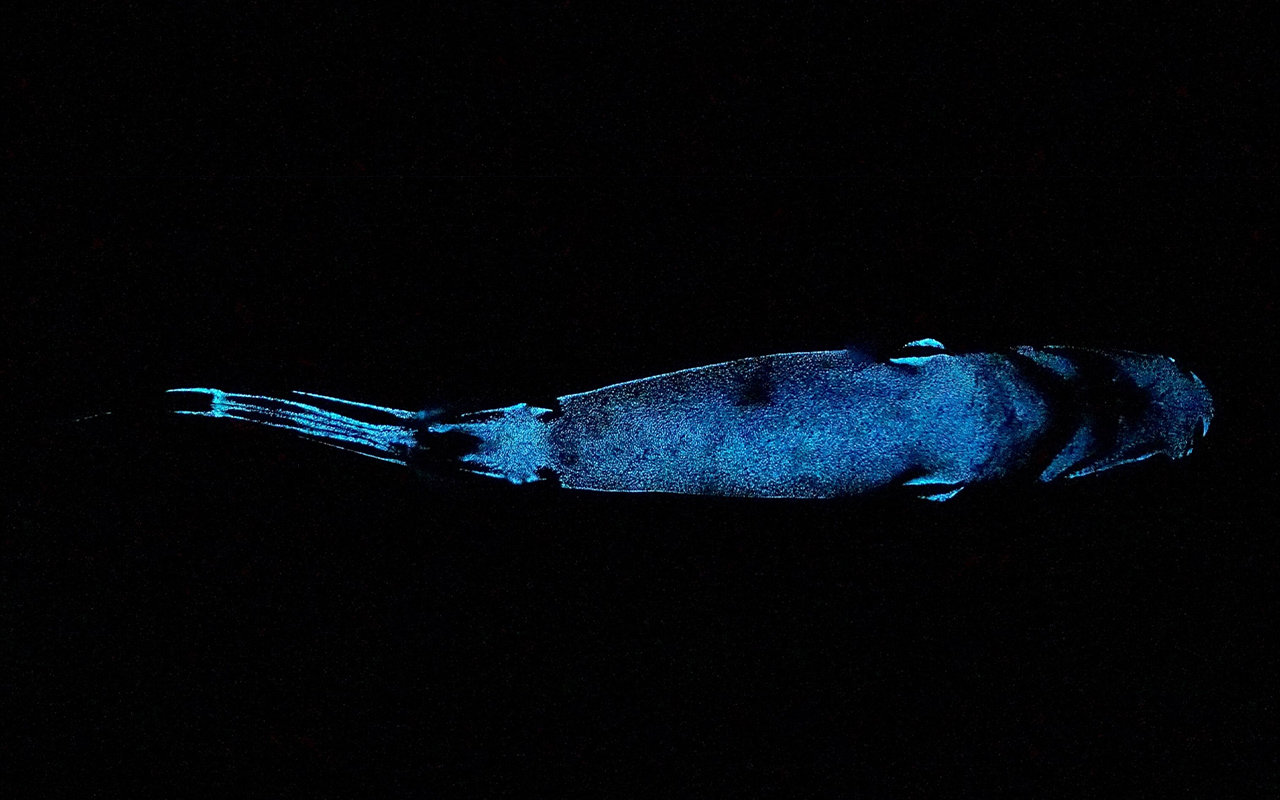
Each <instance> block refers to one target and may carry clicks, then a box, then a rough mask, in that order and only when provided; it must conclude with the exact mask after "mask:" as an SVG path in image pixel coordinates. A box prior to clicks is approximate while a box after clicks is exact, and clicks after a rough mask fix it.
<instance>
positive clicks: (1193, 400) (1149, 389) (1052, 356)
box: [1020, 347, 1213, 480]
mask: <svg viewBox="0 0 1280 800" xmlns="http://www.w3.org/2000/svg"><path fill="white" fill-rule="evenodd" d="M1020 352H1022V353H1023V355H1027V356H1029V357H1031V358H1033V359H1034V360H1035V361H1036V362H1037V363H1039V364H1040V365H1041V366H1042V367H1045V368H1047V369H1049V370H1050V371H1052V372H1054V373H1056V374H1057V375H1058V376H1059V377H1060V378H1062V379H1063V380H1064V381H1065V382H1066V384H1067V385H1068V386H1070V387H1072V388H1073V393H1074V395H1075V397H1076V398H1078V406H1079V413H1078V424H1077V427H1076V429H1075V432H1074V435H1073V436H1072V437H1071V438H1070V439H1069V441H1068V443H1067V445H1066V446H1065V447H1064V448H1063V449H1062V451H1061V452H1059V453H1058V455H1057V457H1056V458H1054V460H1053V461H1052V463H1050V465H1049V467H1048V468H1046V469H1045V471H1044V472H1043V473H1042V475H1041V479H1042V480H1052V479H1053V478H1056V477H1058V476H1060V475H1064V474H1065V475H1066V477H1068V478H1078V477H1082V476H1084V475H1089V474H1092V473H1095V472H1101V471H1103V470H1107V469H1111V468H1113V467H1118V466H1121V465H1123V464H1131V463H1134V462H1136V461H1144V460H1146V459H1148V458H1151V457H1152V456H1156V455H1165V456H1167V457H1169V458H1182V457H1183V456H1187V455H1190V454H1191V453H1192V451H1193V450H1194V449H1195V445H1196V443H1197V442H1198V441H1199V440H1200V439H1201V438H1202V437H1203V436H1205V435H1206V434H1208V432H1209V423H1210V422H1211V421H1212V419H1213V398H1212V397H1211V396H1210V394H1209V390H1208V389H1207V388H1205V385H1204V381H1202V380H1200V378H1199V376H1197V375H1196V374H1195V373H1194V372H1191V371H1190V370H1188V369H1186V368H1184V367H1183V366H1181V365H1180V364H1178V363H1177V362H1176V361H1174V359H1172V358H1169V357H1167V356H1159V355H1148V354H1144V353H1134V352H1131V351H1127V350H1090V349H1085V348H1073V347H1045V348H1038V349H1034V350H1033V349H1031V348H1023V349H1021V351H1020Z"/></svg>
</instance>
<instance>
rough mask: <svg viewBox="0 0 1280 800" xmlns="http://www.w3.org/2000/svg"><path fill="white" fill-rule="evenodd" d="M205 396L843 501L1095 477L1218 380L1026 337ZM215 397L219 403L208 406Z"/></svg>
mask: <svg viewBox="0 0 1280 800" xmlns="http://www.w3.org/2000/svg"><path fill="white" fill-rule="evenodd" d="M170 394H175V395H176V396H177V397H178V398H179V399H182V400H183V402H184V403H185V402H186V401H188V400H193V401H195V402H197V403H198V404H200V407H199V408H195V409H191V408H186V409H183V410H180V411H178V412H177V413H182V414H194V415H198V416H205V417H229V418H233V419H241V420H248V421H250V422H255V423H260V424H263V425H269V426H274V427H279V428H285V429H287V430H290V431H293V432H295V433H297V434H300V435H302V436H306V437H309V438H311V439H316V440H319V441H321V442H324V443H326V444H330V445H333V446H336V447H340V448H343V449H346V450H352V451H354V452H357V453H360V454H363V455H366V456H371V457H373V458H379V459H382V460H385V461H391V462H394V463H397V464H406V465H419V466H426V467H428V468H430V469H433V470H434V469H442V468H444V469H458V470H464V471H468V472H473V473H478V474H480V475H486V476H490V477H493V478H497V479H501V480H505V481H510V482H511V483H516V484H524V483H531V482H535V481H554V482H556V483H558V484H559V485H560V486H562V487H564V488H568V489H585V490H592V491H602V492H675V493H682V494H701V495H723V496H733V497H778V498H826V497H846V496H853V495H861V494H866V493H870V492H874V491H876V490H880V489H884V488H887V487H892V486H905V487H911V489H910V490H911V491H913V492H917V493H919V495H920V496H921V497H924V498H927V499H930V500H947V499H949V498H951V497H954V496H955V495H956V494H957V493H958V492H959V491H960V490H961V489H963V488H964V487H966V486H968V485H970V484H975V483H983V482H988V481H998V480H1002V479H1010V478H1015V477H1018V476H1029V477H1031V478H1033V479H1038V480H1040V481H1051V480H1054V479H1056V478H1060V477H1066V478H1078V477H1081V476H1084V475H1089V474H1092V473H1095V472H1100V471H1102V470H1107V469H1111V468H1112V467H1117V466H1120V465H1123V464H1131V463H1134V462H1138V461H1142V460H1144V459H1147V458H1150V457H1151V456H1154V455H1159V454H1163V455H1165V456H1168V457H1170V458H1181V457H1182V456H1185V455H1189V454H1190V453H1191V451H1192V449H1193V446H1194V444H1195V442H1196V441H1197V439H1198V438H1199V437H1201V436H1203V435H1205V434H1207V433H1208V431H1209V422H1210V419H1211V418H1212V416H1213V403H1212V399H1211V398H1210V395H1209V392H1208V390H1207V389H1206V388H1205V386H1204V383H1203V382H1202V381H1201V380H1200V379H1199V378H1198V377H1197V376H1196V375H1195V374H1194V373H1192V372H1190V371H1189V370H1186V369H1184V368H1182V367H1180V366H1179V365H1178V364H1177V363H1176V362H1174V360H1173V359H1171V358H1168V357H1165V356H1156V355H1143V354H1141V353H1134V352H1130V351H1126V350H1095V349H1087V348H1075V347H1060V346H1047V347H1036V348H1033V347H1018V348H1014V349H1011V350H1009V351H1005V352H973V353H950V352H947V350H946V349H945V348H944V347H943V346H942V344H941V343H940V342H938V341H937V340H935V339H919V340H916V341H913V342H910V343H908V344H907V345H905V346H904V348H903V352H901V353H900V354H898V355H897V356H896V357H892V358H887V359H883V360H880V361H874V360H868V359H866V358H864V357H861V356H859V355H857V354H856V353H853V352H850V351H846V350H831V351H816V352H801V353H780V354H776V355H766V356H759V357H755V358H744V359H739V360H736V361H727V362H724V363H719V364H711V365H709V366H704V367H694V368H691V369H683V370H679V371H677V372H669V373H665V374H662V375H655V376H653V377H650V378H641V379H638V380H633V381H627V382H624V383H617V384H613V385H611V386H605V387H603V388H600V389H595V390H592V391H588V392H579V393H575V394H566V395H563V396H561V397H559V398H557V400H556V401H555V402H554V403H551V404H549V405H551V406H553V407H550V408H544V407H538V406H531V405H528V404H526V403H518V404H516V405H511V406H506V407H503V408H494V409H488V410H483V411H472V412H467V413H457V414H446V413H443V412H413V411H407V410H401V409H395V408H387V407H384V406H377V405H370V404H366V403H355V402H351V401H347V400H340V399H337V398H333V397H327V396H324V395H318V394H311V393H308V392H294V393H293V396H292V397H290V398H273V397H264V396H259V395H252V394H234V393H230V392H225V391H221V390H218V389H173V390H171V392H170ZM205 403H207V407H204V404H205Z"/></svg>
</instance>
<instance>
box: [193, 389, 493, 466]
mask: <svg viewBox="0 0 1280 800" xmlns="http://www.w3.org/2000/svg"><path fill="white" fill-rule="evenodd" d="M168 394H169V395H174V397H172V398H171V399H173V400H178V401H182V402H184V403H185V401H187V400H189V399H193V398H194V399H195V400H196V401H197V402H198V403H205V402H207V403H208V408H207V409H203V408H201V409H187V408H182V409H174V413H177V414H191V415H195V416H200V417H224V418H227V419H239V420H244V421H246V422H253V423H256V424H258V425H267V426H270V427H273V428H283V429H285V430H288V431H293V432H294V433H296V434H298V435H299V436H305V437H306V438H308V439H313V440H315V441H318V442H320V443H322V444H327V445H329V446H330V447H336V448H338V449H340V450H349V451H351V452H353V453H359V454H360V455H363V456H368V457H370V458H376V459H379V460H382V461H390V462H391V463H393V464H403V465H410V464H412V465H415V466H428V465H433V466H446V465H449V466H460V464H458V459H459V458H460V457H461V456H463V455H465V454H466V453H468V452H470V451H471V449H472V448H473V447H474V442H473V441H471V440H472V439H473V438H474V437H469V436H466V435H465V434H462V433H460V432H458V433H452V434H439V433H434V432H430V431H429V430H428V426H429V424H430V423H431V422H432V421H433V420H434V419H435V418H436V417H438V416H439V414H440V412H431V411H419V412H413V411H405V410H403V409H399V408H388V407H386V406H375V405H371V404H369V403H356V402H353V401H350V400H341V399H339V398H336V397H328V396H326V395H321V394H312V393H310V392H292V394H293V395H294V396H295V397H297V398H305V400H306V402H303V400H301V399H284V398H278V397H267V396H264V395H253V394H234V393H231V392H224V391H222V390H221V389H203V388H190V389H170V390H169V391H168Z"/></svg>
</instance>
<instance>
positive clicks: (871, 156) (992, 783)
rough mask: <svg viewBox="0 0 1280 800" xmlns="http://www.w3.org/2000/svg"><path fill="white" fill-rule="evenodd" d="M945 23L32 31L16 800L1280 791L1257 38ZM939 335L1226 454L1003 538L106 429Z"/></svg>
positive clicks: (563, 8)
mask: <svg viewBox="0 0 1280 800" xmlns="http://www.w3.org/2000/svg"><path fill="white" fill-rule="evenodd" d="M254 8H255V9H256V8H258V7H257V6H254ZM932 11H933V9H929V8H927V7H925V6H911V5H909V4H908V5H907V6H904V7H902V8H898V9H897V10H896V11H895V12H894V13H893V14H891V15H890V14H885V13H884V12H877V14H878V16H875V17H874V18H873V17H872V16H869V15H863V16H862V17H861V18H860V19H858V20H851V19H844V18H837V16H836V15H835V14H833V13H831V12H829V11H822V10H821V9H820V8H819V9H811V8H805V9H800V8H798V7H795V8H792V10H791V13H788V14H785V15H779V16H778V17H776V18H774V17H771V16H767V15H765V14H763V13H761V12H755V13H754V15H745V16H744V15H743V14H741V13H730V12H728V11H726V12H725V13H724V14H723V15H722V16H717V15H716V14H714V13H712V12H711V11H704V12H702V13H701V15H699V16H697V17H696V18H690V17H688V12H684V13H685V16H681V15H680V13H677V12H672V13H671V14H669V15H665V16H664V15H663V14H661V13H658V14H654V16H655V18H660V19H656V20H639V19H636V18H626V17H622V16H613V17H607V18H606V17H603V16H602V17H600V18H596V19H590V18H587V13H588V12H586V11H583V10H580V9H578V8H577V4H570V3H564V4H554V5H546V6H538V7H537V10H536V12H535V11H530V12H521V13H522V14H524V15H525V16H521V15H520V14H516V15H511V16H503V17H498V16H486V15H483V14H480V13H479V12H456V11H450V12H447V13H446V12H441V14H444V15H445V19H444V21H443V22H442V21H441V20H436V22H435V24H432V25H422V26H418V27H414V26H413V25H411V24H410V23H409V21H407V20H392V19H381V18H378V19H375V18H373V17H371V16H369V15H368V14H367V12H363V11H361V10H359V9H348V8H342V7H338V8H333V7H329V6H326V7H325V8H324V9H323V10H322V11H313V12H308V13H311V14H313V15H314V18H311V17H307V18H304V17H303V16H302V14H301V12H299V13H296V14H294V13H289V14H282V13H280V12H269V11H261V10H259V11H246V14H248V15H249V16H245V17H241V18H237V19H236V20H234V21H232V20H229V19H228V20H221V19H214V16H213V12H211V11H209V10H208V9H207V8H206V7H204V6H202V5H199V4H195V5H192V6H190V7H184V10H183V11H182V12H181V14H182V15H184V16H182V18H181V19H179V17H178V16H173V17H171V18H148V19H147V20H146V21H145V22H143V21H141V20H140V19H138V18H136V17H135V18H134V19H133V20H130V19H127V18H125V19H121V20H116V19H114V18H112V19H110V20H108V19H105V18H104V19H92V18H91V17H90V16H89V15H82V16H58V15H57V14H50V15H49V16H48V18H47V19H44V20H41V22H42V23H43V24H42V25H40V26H36V27H32V28H31V29H30V30H29V32H27V31H24V33H26V36H25V43H26V44H25V50H22V49H20V50H19V51H18V52H19V55H23V56H26V57H27V58H28V59H29V64H30V65H31V66H30V68H29V69H26V68H24V69H23V70H22V71H21V73H20V74H16V75H15V76H12V77H11V79H10V80H9V84H8V86H7V89H6V93H7V94H6V96H7V97H8V98H9V99H10V100H11V101H14V102H12V103H11V106H12V107H13V108H15V109H17V111H16V112H15V113H16V114H18V117H17V118H18V121H19V122H20V123H22V124H21V125H19V126H18V128H17V132H16V133H9V134H6V137H8V138H6V140H5V141H6V142H7V144H6V148H7V150H6V153H7V155H6V161H5V164H6V165H7V167H6V169H7V171H8V172H9V174H10V175H11V177H10V178H9V180H8V183H7V184H6V189H5V191H4V193H3V214H2V220H3V224H2V226H0V235H2V236H3V237H4V238H3V240H0V247H2V248H3V249H2V250H0V254H2V256H0V257H2V258H3V261H4V263H5V265H6V267H5V279H4V280H5V290H4V304H3V330H4V334H3V336H4V339H3V341H4V359H3V362H2V363H0V368H2V369H3V374H4V384H3V397H2V398H0V399H2V400H3V404H4V409H3V411H4V413H5V415H6V419H7V420H10V421H11V423H12V424H10V425H8V426H7V427H6V432H5V439H6V441H5V448H4V452H5V454H6V456H7V459H6V460H7V462H8V472H9V478H8V479H7V480H6V481H5V482H4V487H3V491H4V496H3V504H2V505H3V514H4V517H5V522H4V526H3V532H2V535H0V587H2V589H0V591H2V592H3V594H2V595H0V637H3V638H2V641H0V669H2V670H3V672H2V673H0V703H2V704H3V705H2V706H0V713H2V714H3V731H2V732H0V743H2V747H3V749H2V750H0V755H2V756H3V758H4V759H5V760H6V761H7V762H8V764H9V766H10V767H11V768H10V769H7V770H6V780H12V781H14V782H15V784H20V783H21V782H22V781H24V780H25V779H28V778H30V777H36V778H37V779H38V780H39V781H40V784H41V786H42V787H43V789H44V791H45V792H46V793H48V794H53V795H68V796H80V795H81V794H82V792H83V787H86V786H91V787H94V788H95V789H96V790H97V791H99V792H101V793H104V794H111V793H115V792H119V791H128V792H129V793H131V794H135V795H136V794H138V793H143V792H160V793H164V794H167V795H174V794H185V793H188V792H190V791H191V790H192V789H194V788H199V789H202V790H205V791H213V792H215V793H216V794H219V795H224V796H230V795H236V796H243V795H245V794H250V795H252V794H257V793H260V792H261V793H268V794H272V795H277V794H279V793H289V792H291V791H294V790H296V791H298V792H300V793H301V792H310V793H312V796H315V791H316V789H317V787H318V788H319V790H320V794H321V795H325V794H333V795H334V796H413V797H419V796H488V795H492V794H497V793H508V794H512V795H514V796H525V795H543V794H550V795H553V796H564V795H574V796H616V795H618V794H624V795H626V796H631V795H634V794H649V793H653V792H660V793H663V794H677V795H685V794H690V795H698V796H723V795H725V794H727V793H729V792H730V791H734V792H738V793H741V792H744V791H745V792H750V793H753V794H754V793H757V792H764V791H769V790H778V789H785V788H793V787H796V786H798V785H808V786H809V787H811V788H812V789H814V790H816V792H817V793H818V794H819V795H821V796H859V797H946V796H974V797H990V796H1013V797H1026V796H1060V797H1080V796H1126V797H1167V796H1176V795H1178V794H1179V793H1182V794H1187V795H1189V796H1248V795H1249V794H1250V793H1251V792H1253V793H1256V792H1262V793H1265V792H1266V791H1267V790H1274V789H1275V788H1276V786H1277V782H1278V781H1280V775H1277V768H1276V760H1275V753H1276V747H1277V744H1280V737H1278V736H1277V729H1276V723H1277V719H1276V716H1277V699H1276V695H1275V689H1276V679H1275V674H1276V672H1277V667H1280V664H1277V658H1276V655H1277V651H1276V649H1275V645H1274V641H1275V638H1276V624H1275V619H1276V613H1277V611H1278V610H1280V607H1278V606H1280V603H1278V598H1277V595H1276V583H1277V579H1280V568H1278V567H1277V564H1278V562H1277V558H1278V557H1280V547H1278V546H1277V544H1276V537H1275V533H1274V527H1275V523H1274V519H1275V517H1274V514H1273V513H1272V512H1271V511H1270V510H1269V505H1270V504H1269V503H1268V500H1269V498H1270V496H1271V494H1272V492H1273V491H1274V485H1275V469H1274V466H1273V463H1274V458H1273V456H1272V455H1271V453H1273V449H1272V448H1273V446H1274V438H1273V436H1272V434H1271V431H1270V420H1269V419H1268V412H1269V410H1270V409H1271V407H1272V406H1273V405H1274V398H1275V386H1276V381H1275V374H1274V373H1275V370H1274V357H1273V356H1272V355H1271V348H1272V342H1273V341H1274V338H1275V325H1274V297H1275V292H1274V279H1273V277H1272V273H1273V270H1274V265H1275V263H1276V259H1275V255H1276V249H1275V235H1276V229H1275V220H1276V212H1277V203H1276V198H1275V191H1274V179H1273V177H1272V173H1273V172H1274V168H1275V163H1274V153H1275V150H1274V147H1273V145H1272V143H1271V142H1270V141H1268V140H1265V139H1263V138H1262V136H1261V131H1262V130H1263V127H1262V125H1261V123H1260V122H1259V121H1258V120H1259V118H1258V117H1257V116H1256V111H1255V110H1256V109H1257V108H1258V104H1257V103H1255V102H1253V101H1255V100H1256V99H1257V97H1258V96H1259V94H1261V93H1262V91H1263V90H1264V89H1265V87H1266V86H1268V85H1270V84H1269V81H1270V78H1269V76H1268V75H1267V74H1266V73H1263V72H1261V71H1260V70H1258V69H1257V68H1256V52H1257V51H1256V49H1254V48H1256V46H1257V45H1256V42H1255V41H1254V40H1253V39H1252V38H1251V36H1252V34H1251V32H1250V31H1251V30H1252V27H1253V25H1252V23H1253V20H1252V18H1251V17H1250V14H1251V13H1252V12H1250V11H1249V10H1248V9H1245V10H1230V11H1218V12H1216V13H1217V16H1216V17H1213V18H1210V19H1200V20H1171V19H1169V18H1163V19H1161V20H1156V21H1151V20H1137V19H1134V20H1120V19H1116V20H1110V21H1108V22H1106V23H1105V24H1098V25H1097V27H1096V29H1095V28H1093V27H1090V26H1089V25H1087V24H1085V23H1084V22H1083V21H1082V20H1075V21H1072V20H1067V19H1065V18H1063V19H1054V20H1048V19H1045V20H1041V19H1030V18H1023V17H1019V16H1017V13H1016V12H1014V11H1012V10H1009V9H1003V10H1001V9H997V11H1000V13H996V14H993V15H992V16H989V17H985V16H980V15H978V14H977V10H976V9H970V8H968V7H965V10H964V11H963V12H956V11H952V12H949V13H946V14H934V13H932ZM971 11H972V12H973V13H970V12H971ZM171 13H172V12H171ZM253 13H257V14H260V16H258V17H254V16H252V14H253ZM869 13H870V12H868V14H869ZM273 14H274V16H273ZM261 15H265V16H261ZM926 22H927V23H928V24H927V25H925V24H924V23H926ZM1192 22H1195V23H1196V24H1195V25H1192V24H1191V23H1192ZM446 23H447V24H446ZM855 23H856V24H855ZM1146 23H1151V24H1146ZM188 26H196V27H194V28H189V27H188ZM196 29H198V30H200V31H202V34H201V36H199V37H195V36H194V35H193V34H191V33H190V32H189V31H190V30H196ZM183 31H188V32H187V33H185V34H184V33H183ZM285 33H288V34H289V35H288V36H285ZM1226 33H1230V34H1232V35H1234V36H1235V37H1236V38H1235V39H1234V40H1233V41H1234V44H1233V45H1232V46H1230V47H1225V46H1224V47H1221V48H1216V47H1215V46H1214V45H1213V44H1212V42H1211V37H1212V36H1214V35H1223V34H1226ZM184 36H185V37H186V38H184ZM77 37H78V38H77ZM1108 37H1110V38H1108ZM143 44H146V45H148V46H147V47H142V46H141V45H143ZM55 45H56V48H55ZM57 48H64V49H65V52H66V53H67V54H69V55H67V56H65V57H64V58H62V59H58V58H49V57H48V56H49V54H50V53H54V52H63V50H59V49H57ZM1116 48H1119V49H1121V50H1123V52H1124V54H1125V55H1124V57H1118V56H1114V57H1113V55H1112V53H1113V50H1115V49H1116ZM923 336H932V337H936V338H938V339H941V340H942V341H944V342H946V343H947V344H949V345H951V346H953V347H955V348H957V349H970V348H985V347H1004V346H1008V345H1013V344H1045V343H1059V344H1079V345H1091V346H1103V347H1123V348H1128V349H1134V350H1140V351H1146V352H1156V353H1162V354H1167V355H1172V356H1175V357H1176V358H1177V359H1178V360H1179V362H1180V363H1183V364H1186V365H1188V366H1190V367H1191V368H1192V369H1194V370H1195V371H1196V372H1197V373H1198V374H1199V375H1201V376H1202V377H1203V378H1204V380H1205V382H1206V383H1207V384H1208V386H1209V387H1210V389H1211V391H1213V393H1214V396H1215V403H1216V406H1217V416H1216V418H1215V422H1214V426H1213V430H1212V431H1211V432H1210V435H1209V437H1208V439H1207V440H1206V442H1205V445H1204V446H1203V448H1202V449H1198V451H1197V452H1196V454H1195V455H1194V456H1192V457H1191V458H1189V459H1185V460H1181V461H1178V462H1172V463H1171V462H1167V461H1163V460H1153V461H1151V462H1147V463H1145V464H1143V465H1140V466H1137V467H1134V468H1132V469H1129V470H1123V469H1122V470H1117V471H1115V472H1112V473H1107V474H1104V475H1099V476H1095V477H1092V478H1089V479H1086V480H1081V481H1073V482H1067V483H1064V484H1062V485H1053V486H1045V487H1040V488H1037V489H1036V490H1034V491H1031V490H1023V489H1020V488H1006V487H990V488H987V487H975V488H971V489H969V490H966V491H965V492H964V493H963V494H962V495H960V496H959V497H957V498H956V499H955V500H954V501H951V502H949V503H945V504H928V503H921V502H906V501H897V500H890V499H886V500H866V501H856V502H855V501H847V502H846V501H840V502H817V503H800V502H785V501H778V502H744V501H729V500H723V499H715V498H680V497H664V496H648V495H637V496H625V495H619V496H611V495H598V494H593V493H572V492H554V491H546V490H543V489H542V488H541V487H521V488H516V487H509V486H505V485H498V484H494V485H488V484H485V483H483V482H482V483H480V484H478V485H477V484H475V483H468V484H465V485H461V486H458V487H454V488H442V487H437V486H431V485H424V484H423V483H421V482H419V481H418V480H417V479H415V478H414V477H413V475H412V474H411V473H410V472H408V471H407V470H403V469H398V468H396V467H393V466H391V465H388V464H383V463H380V462H376V461H372V460H368V459H360V458H357V457H355V456H352V455H350V454H345V453H340V452H338V451H335V450H331V449H328V448H324V447H321V446H319V445H315V444H311V443H308V442H304V441H297V440H293V439H290V438H288V437H287V436H286V435H284V434H278V433H277V432H273V431H269V430H264V429H251V428H248V427H246V426H241V425H238V424H234V423H224V422H220V421H209V420H200V419H184V418H172V417H169V418H166V417H161V416H156V415H152V414H148V413H137V414H133V413H129V409H137V408H141V409H144V410H145V409H146V408H148V407H149V404H150V403H151V402H152V401H153V399H154V398H155V396H156V395H157V394H158V393H159V392H161V391H162V390H163V389H167V388H172V387H176V386H215V387H219V388H225V389H234V390H245V391H254V392H262V393H271V392H276V391H287V390H290V389H303V390H308V391H316V392H320V393H324V394H329V395H336V396H340V397H347V398H351V399H354V400H360V401H365V402H373V403H379V404H386V405H391V406H397V407H404V408H417V407H424V406H428V405H434V404H438V403H454V404H456V405H458V406H459V407H462V408H473V407H474V408H480V407H489V406H495V405H505V404H509V403H513V402H519V401H522V400H531V399H542V398H547V397H553V396H555V395H558V394H563V393H566V392H572V391H581V390H585V389H590V388H594V387H597V386H601V385H604V384H607V383H611V382H614V381H619V380H626V379H630V378H635V377H641V376H644V375H650V374H655V373H658V372H662V371H666V370H671V369H678V368H682V367H687V366H695V365H698V364H704V363H710V362H714V361H721V360H726V359H730V358H736V357H741V356H749V355H759V354H763V353H770V352H784V351H789V350H810V349H826V348H838V347H841V346H845V345H850V344H856V345H858V346H864V347H865V346H870V347H876V348H888V347H892V346H894V345H897V344H900V343H902V342H905V341H907V340H909V339H914V338H919V337H923ZM104 410H114V413H113V414H112V415H110V416H103V417H96V418H93V419H87V420H83V421H80V422H70V420H72V419H74V418H77V417H81V416H84V415H86V414H92V413H95V412H100V411H104Z"/></svg>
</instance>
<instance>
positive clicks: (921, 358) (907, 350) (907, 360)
mask: <svg viewBox="0 0 1280 800" xmlns="http://www.w3.org/2000/svg"><path fill="white" fill-rule="evenodd" d="M946 352H947V348H946V346H945V345H944V344H943V343H942V342H940V341H938V340H937V339H916V340H914V341H910V342H907V343H906V344H904V345H903V346H902V355H900V356H896V357H894V358H891V359H889V361H890V363H893V364H908V365H911V366H917V367H918V366H920V365H921V364H923V363H924V362H925V360H926V359H929V358H933V357H934V356H941V355H946Z"/></svg>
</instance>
